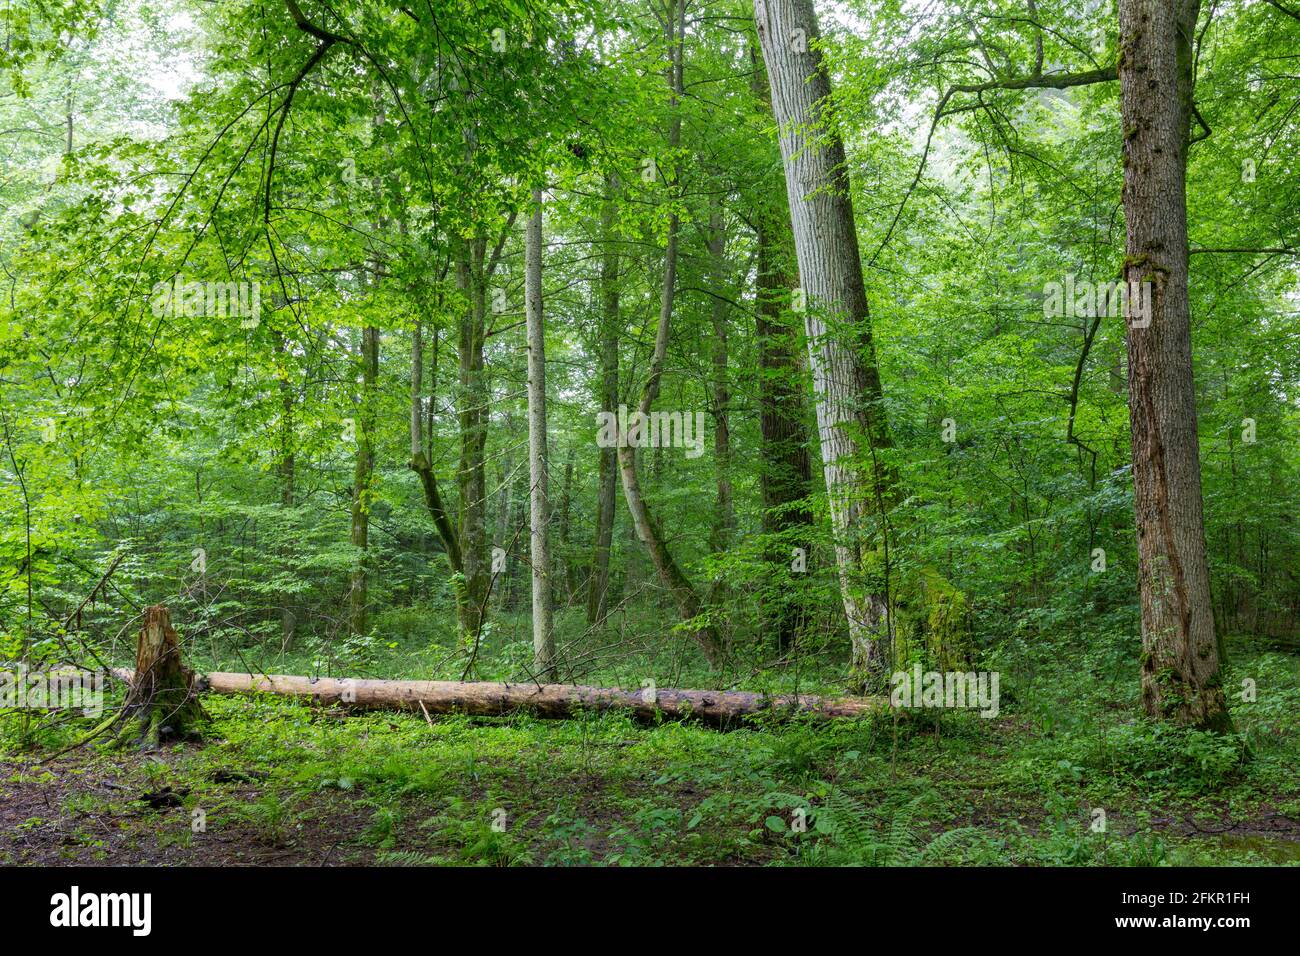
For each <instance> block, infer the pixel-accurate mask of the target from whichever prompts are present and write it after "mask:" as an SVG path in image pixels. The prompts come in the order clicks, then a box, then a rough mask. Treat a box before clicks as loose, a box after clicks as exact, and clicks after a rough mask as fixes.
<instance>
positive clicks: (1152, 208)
mask: <svg viewBox="0 0 1300 956" xmlns="http://www.w3.org/2000/svg"><path fill="white" fill-rule="evenodd" d="M1198 14H1199V2H1198V0H1120V4H1119V20H1120V49H1121V51H1122V53H1121V57H1120V63H1119V78H1120V103H1121V113H1122V116H1123V124H1124V218H1125V222H1126V230H1127V234H1126V242H1125V253H1126V254H1125V260H1124V277H1125V280H1126V281H1127V282H1128V283H1129V288H1130V289H1132V288H1135V287H1137V286H1138V285H1139V284H1140V283H1150V284H1151V300H1150V302H1151V310H1150V314H1149V315H1146V316H1140V317H1139V316H1137V315H1130V316H1129V317H1128V319H1129V323H1128V324H1129V328H1128V359H1129V374H1128V385H1129V428H1130V433H1131V435H1132V442H1133V504H1134V510H1135V513H1136V523H1137V539H1138V586H1139V596H1140V599H1141V606H1142V648H1143V651H1142V703H1143V706H1144V708H1145V710H1146V712H1147V713H1148V714H1150V715H1151V716H1153V717H1159V718H1163V719H1168V720H1172V721H1175V722H1177V723H1179V724H1184V725H1189V726H1194V727H1202V728H1207V729H1212V730H1217V731H1223V732H1227V731H1230V730H1231V726H1232V724H1231V719H1230V717H1229V715H1228V709H1227V704H1226V701H1225V699H1224V694H1223V687H1222V684H1221V676H1220V673H1219V651H1218V644H1217V641H1216V639H1215V633H1214V615H1213V612H1212V607H1211V595H1210V580H1209V567H1208V564H1207V561H1206V552H1205V526H1204V519H1203V516H1202V504H1201V473H1200V446H1199V441H1198V438H1197V431H1196V389H1195V383H1194V380H1193V375H1192V337H1191V315H1190V306H1189V302H1188V293H1187V259H1188V253H1187V195H1186V191H1187V152H1188V147H1189V139H1190V130H1191V122H1192V116H1193V101H1192V96H1193V88H1192V87H1193V82H1194V76H1195V66H1194V62H1193V49H1192V38H1193V36H1195V30H1196V20H1197V17H1198ZM1130 298H1132V296H1131V297H1130ZM1130 311H1132V310H1131V309H1130ZM1139 318H1140V319H1141V320H1140V321H1139Z"/></svg>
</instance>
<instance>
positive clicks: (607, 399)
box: [587, 175, 620, 625]
mask: <svg viewBox="0 0 1300 956" xmlns="http://www.w3.org/2000/svg"><path fill="white" fill-rule="evenodd" d="M616 214H617V204H616V201H615V185H614V177H613V176H612V175H611V176H610V177H609V179H608V180H606V196H605V203H604V205H603V207H602V209H601V216H600V233H601V246H602V248H601V257H600V300H601V323H600V407H601V411H603V412H606V413H608V414H611V415H613V414H617V413H618V332H619V322H620V316H619V275H618V272H619V252H618V244H617V242H616V241H615V236H614V218H615V215H616ZM617 487H618V461H617V452H616V451H615V449H613V448H602V449H600V477H599V479H598V481H597V485H596V535H595V543H594V546H593V549H592V556H591V576H590V578H589V580H588V584H587V623H588V624H591V625H596V624H599V623H600V622H602V621H603V620H604V619H605V611H606V608H607V605H608V601H607V597H608V595H607V593H606V592H607V591H608V590H609V553H610V546H611V545H612V543H613V540H614V504H615V501H614V499H615V497H616V495H617Z"/></svg>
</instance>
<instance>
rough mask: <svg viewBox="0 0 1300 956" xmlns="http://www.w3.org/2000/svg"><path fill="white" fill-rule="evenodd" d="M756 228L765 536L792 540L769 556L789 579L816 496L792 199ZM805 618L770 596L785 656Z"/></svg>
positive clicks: (772, 624)
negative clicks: (795, 287)
mask: <svg viewBox="0 0 1300 956" xmlns="http://www.w3.org/2000/svg"><path fill="white" fill-rule="evenodd" d="M755 223H756V226H757V246H758V250H757V251H758V259H757V266H756V271H757V278H756V289H755V298H756V300H757V301H756V303H755V313H756V316H755V338H756V340H757V346H758V369H759V372H758V374H759V379H758V405H759V433H760V438H761V444H760V446H759V454H760V457H761V470H760V471H759V488H760V491H761V493H762V499H763V532H764V534H767V535H771V536H777V535H780V536H782V538H783V539H784V540H783V542H782V543H779V544H776V545H773V546H772V547H771V548H770V549H769V550H768V552H767V555H766V557H767V560H768V561H770V562H771V563H772V564H780V565H782V572H781V573H782V574H783V575H784V574H785V573H786V569H787V568H789V567H790V566H791V565H792V563H793V562H794V560H795V557H796V552H795V551H794V549H795V548H802V549H803V560H804V562H805V567H806V566H807V565H806V562H807V560H808V556H809V550H810V542H809V535H808V532H809V531H810V529H811V525H812V520H813V518H812V514H811V512H810V510H809V509H808V507H807V505H796V504H795V503H796V502H801V501H804V500H806V499H807V498H808V496H809V494H810V493H811V492H812V463H811V461H810V459H809V455H808V434H807V425H806V423H805V417H804V400H803V389H802V388H800V382H801V379H802V375H803V373H802V370H801V369H800V368H799V365H798V361H797V331H796V329H795V327H794V324H793V323H791V322H790V321H789V319H788V316H787V313H786V311H785V309H786V306H787V304H788V300H789V289H790V286H791V285H792V283H791V282H790V276H789V273H790V271H791V270H790V267H791V265H792V264H793V259H794V251H793V249H792V248H791V238H790V220H789V214H788V212H787V208H786V202H785V198H784V197H782V196H776V197H773V199H772V207H771V208H765V209H762V210H760V211H759V213H758V214H757V215H756V216H755ZM804 617H805V615H804V612H803V610H802V605H801V604H800V602H799V600H798V595H797V594H788V593H785V594H777V595H774V596H770V597H768V599H767V601H766V604H765V607H764V620H765V622H766V625H767V629H768V631H769V632H770V633H771V634H772V635H773V637H774V638H775V641H776V646H777V649H778V650H779V651H781V652H782V653H784V652H785V651H787V650H789V649H790V647H791V646H792V645H793V644H794V640H795V638H796V636H797V635H798V633H799V630H800V629H801V628H802V627H803V624H804Z"/></svg>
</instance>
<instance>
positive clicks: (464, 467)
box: [456, 236, 491, 644]
mask: <svg viewBox="0 0 1300 956" xmlns="http://www.w3.org/2000/svg"><path fill="white" fill-rule="evenodd" d="M458 245H459V249H458V255H457V262H456V285H457V288H458V290H459V292H460V293H461V295H462V296H463V297H464V299H465V302H466V304H465V307H464V308H463V310H462V311H461V314H460V321H459V359H460V389H459V392H460V394H459V396H458V404H459V408H458V418H459V423H460V465H459V469H458V472H457V476H456V478H457V482H456V483H457V491H458V493H459V499H460V500H459V504H458V509H457V510H458V515H459V528H458V531H457V535H456V537H457V538H458V539H459V541H460V549H461V568H462V578H461V581H460V583H459V587H458V592H459V593H458V596H457V602H456V603H457V614H458V617H459V624H460V631H461V639H462V640H463V641H465V642H467V643H469V644H473V643H474V642H476V641H477V640H478V637H479V634H480V633H481V631H482V630H483V622H484V619H485V617H486V614H487V599H488V593H489V588H490V586H491V571H490V569H491V561H490V555H489V554H488V553H487V478H486V470H485V464H484V455H485V451H486V448H487V408H488V395H487V383H486V380H485V373H484V369H483V340H484V335H485V331H486V329H485V323H486V306H487V299H486V294H487V291H486V289H485V282H484V279H485V276H484V261H485V257H486V253H487V240H486V239H484V238H482V237H481V236H476V237H474V238H472V239H468V240H460V241H459V242H458Z"/></svg>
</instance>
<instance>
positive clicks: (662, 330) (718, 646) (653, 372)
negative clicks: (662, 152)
mask: <svg viewBox="0 0 1300 956" xmlns="http://www.w3.org/2000/svg"><path fill="white" fill-rule="evenodd" d="M670 10H671V16H669V17H668V18H667V23H666V25H665V27H666V30H667V31H668V35H669V38H670V39H671V40H672V51H673V52H672V55H673V62H672V66H671V68H670V76H671V81H672V90H673V96H672V109H673V118H672V121H671V123H670V126H669V135H668V145H669V149H670V150H671V151H672V152H674V153H675V152H676V150H677V146H678V144H679V143H680V142H681V128H682V121H681V114H680V113H679V112H678V111H677V108H678V104H679V103H680V101H681V96H682V52H683V44H684V42H685V30H686V11H685V0H675V2H674V3H673V4H671V5H670ZM680 231H681V230H680V222H679V221H678V218H677V214H676V213H675V212H674V213H672V214H671V215H670V216H669V218H668V244H667V247H666V248H665V250H664V281H663V288H662V292H661V296H660V300H659V324H658V328H657V331H656V333H655V346H654V353H653V354H652V356H651V358H650V371H649V375H648V376H647V378H646V384H645V388H644V389H643V390H642V393H641V402H640V405H639V406H638V410H639V411H640V412H641V414H642V415H646V416H648V415H649V414H650V409H651V406H653V405H654V401H655V398H656V397H657V396H658V394H659V382H660V379H661V378H662V376H663V370H664V362H665V359H666V357H667V353H668V335H669V331H670V329H671V326H672V317H673V301H674V294H675V292H676V287H677V248H678V241H679V234H680ZM618 467H619V474H620V476H621V478H622V480H623V497H624V498H625V499H626V500H627V510H628V512H629V514H630V515H631V516H632V524H633V527H634V528H635V529H636V534H637V537H638V538H640V539H641V541H642V542H643V543H644V544H645V546H646V550H647V551H648V552H649V554H650V560H651V561H652V562H653V563H654V566H655V571H656V572H657V573H658V574H659V579H660V581H662V582H663V585H664V587H665V588H667V590H668V592H669V593H670V594H671V595H672V598H673V601H674V603H675V604H676V605H677V610H678V613H679V614H680V615H681V617H682V619H683V620H690V619H692V618H695V617H698V616H699V614H700V612H701V611H702V610H703V605H702V604H701V602H700V598H699V595H697V594H696V593H695V588H694V587H692V586H691V583H690V581H689V580H687V578H686V575H685V574H683V573H682V570H681V568H680V567H678V565H677V562H676V560H674V558H673V556H672V553H671V552H670V551H669V549H668V544H667V542H666V541H665V540H664V537H663V534H662V531H661V530H660V528H659V527H658V525H657V523H656V522H655V521H654V519H653V517H652V516H651V514H650V508H649V506H648V505H647V503H646V500H645V496H644V495H643V494H642V491H641V483H640V480H639V479H638V477H637V454H636V447H635V446H632V445H628V444H626V443H625V442H624V441H623V440H622V436H621V435H620V441H619V443H618ZM693 637H694V638H695V641H696V643H697V644H699V646H700V649H701V650H702V651H703V652H704V656H705V658H706V659H707V660H708V662H709V665H710V666H711V667H717V666H718V665H719V664H721V663H722V659H723V657H724V652H723V647H722V641H721V639H720V638H719V637H718V634H717V632H716V631H715V630H714V629H713V627H712V626H711V625H705V626H703V627H698V628H696V629H695V630H694V631H693Z"/></svg>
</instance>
